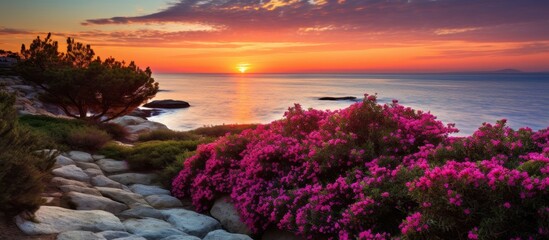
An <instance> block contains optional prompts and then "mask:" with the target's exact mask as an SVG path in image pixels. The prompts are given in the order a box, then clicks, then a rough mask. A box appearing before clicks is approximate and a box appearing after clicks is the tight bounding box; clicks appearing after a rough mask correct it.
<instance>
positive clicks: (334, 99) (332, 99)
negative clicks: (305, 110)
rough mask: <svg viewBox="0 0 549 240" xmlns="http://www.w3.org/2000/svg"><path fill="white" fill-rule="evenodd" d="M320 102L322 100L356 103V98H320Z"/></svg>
mask: <svg viewBox="0 0 549 240" xmlns="http://www.w3.org/2000/svg"><path fill="white" fill-rule="evenodd" d="M318 100H322V101H341V100H349V101H355V100H356V97H351V96H348V97H321V98H318Z"/></svg>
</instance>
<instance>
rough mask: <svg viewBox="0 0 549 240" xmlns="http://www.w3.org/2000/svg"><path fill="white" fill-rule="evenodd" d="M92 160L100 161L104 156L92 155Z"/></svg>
mask: <svg viewBox="0 0 549 240" xmlns="http://www.w3.org/2000/svg"><path fill="white" fill-rule="evenodd" d="M92 158H93V160H95V161H98V160H101V159H103V158H105V156H104V155H95V154H94V155H92Z"/></svg>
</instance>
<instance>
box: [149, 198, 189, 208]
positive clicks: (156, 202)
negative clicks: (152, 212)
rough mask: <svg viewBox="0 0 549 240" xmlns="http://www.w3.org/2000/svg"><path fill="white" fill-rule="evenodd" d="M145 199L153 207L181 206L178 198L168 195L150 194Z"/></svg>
mask: <svg viewBox="0 0 549 240" xmlns="http://www.w3.org/2000/svg"><path fill="white" fill-rule="evenodd" d="M145 200H147V202H148V203H149V204H150V205H151V206H152V207H154V208H159V209H160V208H178V207H183V204H181V201H179V199H177V198H175V197H172V196H170V195H150V196H147V197H145Z"/></svg>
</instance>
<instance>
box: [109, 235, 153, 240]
mask: <svg viewBox="0 0 549 240" xmlns="http://www.w3.org/2000/svg"><path fill="white" fill-rule="evenodd" d="M113 240H147V239H146V238H144V237H140V236H134V235H131V236H128V237H123V238H115V239H113Z"/></svg>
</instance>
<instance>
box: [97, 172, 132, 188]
mask: <svg viewBox="0 0 549 240" xmlns="http://www.w3.org/2000/svg"><path fill="white" fill-rule="evenodd" d="M91 183H92V184H93V185H94V186H97V187H110V188H120V189H126V188H127V187H126V186H124V185H123V184H121V183H119V182H117V181H114V180H112V179H110V178H108V177H105V175H97V176H95V177H92V178H91Z"/></svg>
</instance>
